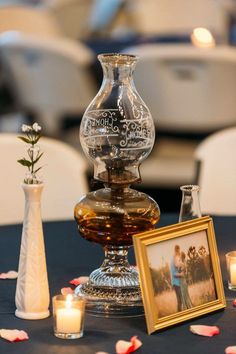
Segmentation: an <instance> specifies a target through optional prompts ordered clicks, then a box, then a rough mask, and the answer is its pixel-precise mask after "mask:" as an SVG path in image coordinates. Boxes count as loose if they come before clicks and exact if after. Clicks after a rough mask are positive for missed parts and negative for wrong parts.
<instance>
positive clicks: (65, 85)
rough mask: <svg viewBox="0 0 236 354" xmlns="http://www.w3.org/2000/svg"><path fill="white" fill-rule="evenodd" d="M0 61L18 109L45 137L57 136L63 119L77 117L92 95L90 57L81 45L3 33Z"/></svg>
mask: <svg viewBox="0 0 236 354" xmlns="http://www.w3.org/2000/svg"><path fill="white" fill-rule="evenodd" d="M0 60H1V65H2V69H3V70H5V72H7V75H8V79H9V85H10V87H11V88H12V91H13V92H14V93H15V97H16V99H17V102H18V106H19V107H20V108H21V110H22V111H23V112H26V113H30V114H31V115H32V116H33V117H34V119H35V120H37V121H38V122H39V123H40V124H41V125H42V126H43V128H44V131H45V133H46V134H47V135H49V136H59V135H60V132H61V128H62V123H63V117H65V116H66V115H67V116H74V117H76V118H78V117H80V115H81V114H82V113H83V112H84V110H85V108H86V107H87V105H88V103H89V102H90V101H91V99H92V98H93V97H94V95H95V92H96V86H95V84H94V81H93V78H92V76H91V72H90V65H91V63H92V62H93V60H94V55H93V53H92V52H91V51H90V50H89V49H88V48H87V47H86V46H85V45H83V44H82V43H79V42H75V41H72V40H69V39H62V38H60V39H55V38H54V39H50V38H41V37H39V36H31V35H26V34H22V33H19V32H5V33H3V34H2V35H1V36H0Z"/></svg>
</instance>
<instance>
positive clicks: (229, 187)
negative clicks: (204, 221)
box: [195, 127, 236, 215]
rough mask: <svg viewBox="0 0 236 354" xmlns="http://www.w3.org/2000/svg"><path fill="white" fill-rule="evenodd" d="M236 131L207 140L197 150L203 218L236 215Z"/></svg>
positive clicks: (227, 131) (223, 133)
mask: <svg viewBox="0 0 236 354" xmlns="http://www.w3.org/2000/svg"><path fill="white" fill-rule="evenodd" d="M235 152H236V127H233V128H228V129H224V130H222V131H219V132H217V133H215V134H213V135H211V136H209V137H207V138H206V139H205V140H204V141H203V142H202V143H201V144H200V145H199V146H198V148H197V149H196V152H195V158H196V160H197V161H199V162H200V164H199V176H198V184H199V186H200V204H201V210H202V212H203V213H204V214H213V215H236V182H235V181H236V155H235Z"/></svg>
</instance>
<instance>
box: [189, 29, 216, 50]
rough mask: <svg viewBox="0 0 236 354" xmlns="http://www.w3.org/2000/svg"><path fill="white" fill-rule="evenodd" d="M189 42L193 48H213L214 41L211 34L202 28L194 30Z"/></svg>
mask: <svg viewBox="0 0 236 354" xmlns="http://www.w3.org/2000/svg"><path fill="white" fill-rule="evenodd" d="M191 41H192V43H193V45H194V46H196V47H201V48H212V47H215V39H214V37H213V35H212V34H211V32H210V31H209V30H208V29H206V28H203V27H198V28H195V29H194V30H193V32H192V34H191Z"/></svg>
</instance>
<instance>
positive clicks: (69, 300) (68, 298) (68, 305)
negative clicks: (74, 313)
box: [66, 294, 73, 309]
mask: <svg viewBox="0 0 236 354" xmlns="http://www.w3.org/2000/svg"><path fill="white" fill-rule="evenodd" d="M72 299H73V295H72V294H68V295H66V308H67V309H70V308H71V307H72Z"/></svg>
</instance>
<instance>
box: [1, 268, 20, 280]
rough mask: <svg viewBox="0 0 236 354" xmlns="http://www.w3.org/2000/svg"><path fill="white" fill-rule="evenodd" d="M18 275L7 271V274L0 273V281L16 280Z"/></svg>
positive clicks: (12, 271)
mask: <svg viewBox="0 0 236 354" xmlns="http://www.w3.org/2000/svg"><path fill="white" fill-rule="evenodd" d="M17 277H18V273H17V272H16V271H15V270H9V272H7V273H0V279H16V278H17Z"/></svg>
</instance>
